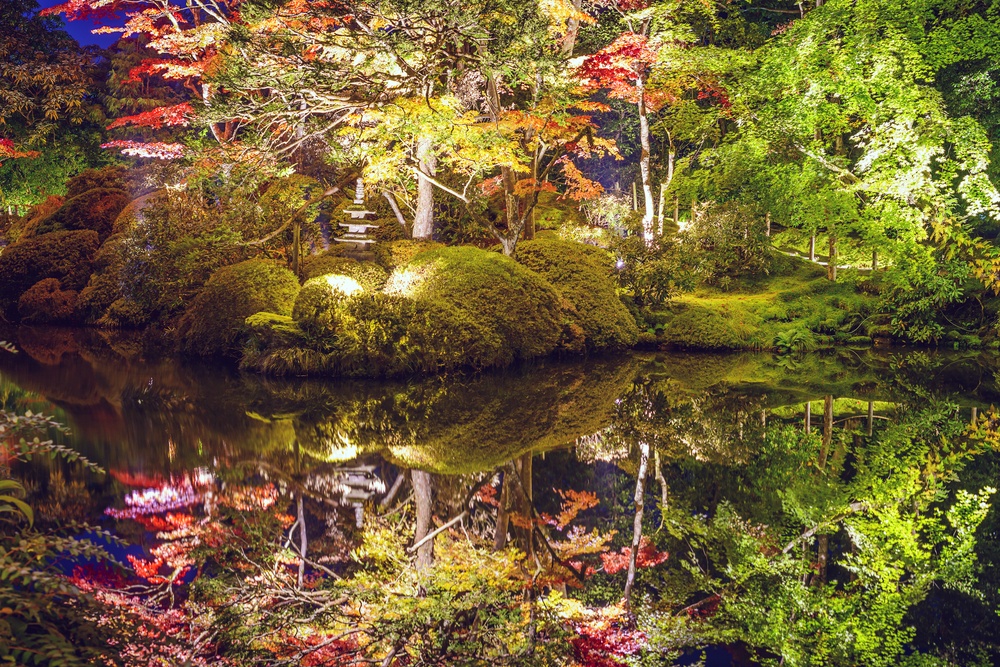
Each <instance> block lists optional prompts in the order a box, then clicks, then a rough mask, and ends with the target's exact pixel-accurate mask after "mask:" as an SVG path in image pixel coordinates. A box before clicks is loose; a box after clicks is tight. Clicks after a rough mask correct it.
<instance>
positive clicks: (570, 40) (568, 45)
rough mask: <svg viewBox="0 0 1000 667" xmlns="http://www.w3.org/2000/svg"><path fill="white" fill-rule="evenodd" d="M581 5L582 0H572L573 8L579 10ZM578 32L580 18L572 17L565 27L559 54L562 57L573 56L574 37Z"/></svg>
mask: <svg viewBox="0 0 1000 667" xmlns="http://www.w3.org/2000/svg"><path fill="white" fill-rule="evenodd" d="M582 7H583V0H573V9H575V10H576V11H578V12H579V11H580V10H581V8H582ZM579 34H580V19H577V18H572V19H570V20H569V24H568V26H567V29H566V37H565V38H564V39H563V43H562V49H561V55H562V56H563V57H564V58H572V57H573V49H574V48H576V38H577V36H578V35H579Z"/></svg>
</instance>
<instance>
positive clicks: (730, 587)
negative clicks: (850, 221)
mask: <svg viewBox="0 0 1000 667" xmlns="http://www.w3.org/2000/svg"><path fill="white" fill-rule="evenodd" d="M3 339H5V340H8V341H10V342H11V343H12V345H11V349H8V350H0V400H2V401H3V406H2V407H4V408H5V409H6V410H8V411H10V412H11V413H18V414H25V413H27V412H29V411H30V413H31V414H33V415H38V414H43V415H49V416H51V417H52V419H53V420H54V421H55V422H59V423H61V424H64V425H65V426H66V427H67V428H68V432H59V431H58V430H52V429H48V433H47V434H46V436H47V437H51V438H53V440H54V442H55V445H57V446H58V445H65V446H68V447H71V448H72V449H73V450H75V451H76V452H79V454H81V455H82V456H83V457H86V459H88V460H90V461H92V462H93V463H94V464H96V465H97V466H100V467H101V468H102V469H103V471H105V472H94V471H92V470H87V469H86V468H85V467H83V466H82V465H81V464H80V462H79V461H73V462H70V461H66V460H63V459H62V458H54V459H48V458H40V457H35V458H34V459H33V460H31V461H30V462H9V465H10V466H12V468H11V469H10V470H9V471H8V472H9V473H10V474H12V475H13V476H14V477H15V478H16V479H19V480H20V481H21V482H22V483H23V484H24V486H25V487H26V489H27V490H28V498H27V500H28V501H29V503H30V504H31V505H32V506H33V507H34V508H35V511H36V514H37V519H36V529H37V530H39V531H46V530H49V531H60V530H62V531H63V532H67V531H68V532H69V533H70V534H72V535H74V536H75V537H77V538H80V537H83V538H86V539H88V540H91V541H94V542H100V543H101V544H102V548H103V549H104V550H106V551H107V553H108V554H110V555H111V556H112V557H113V558H114V559H115V560H116V561H118V562H120V563H121V564H122V565H124V568H123V569H122V570H121V571H116V572H117V573H116V574H115V575H114V577H111V576H110V575H108V574H107V571H106V569H105V570H102V571H103V572H104V575H101V576H98V575H97V574H95V572H97V570H98V567H97V566H96V565H94V564H93V559H92V558H85V559H79V558H77V559H76V560H74V559H72V558H71V559H69V562H68V563H67V562H62V563H60V564H59V565H58V567H59V568H60V571H62V572H63V573H65V574H67V575H71V578H73V581H75V582H76V583H77V584H79V583H80V578H81V577H83V578H87V577H89V578H90V579H91V580H96V579H101V580H102V581H104V580H110V579H114V581H117V582H119V583H120V584H121V585H122V586H130V587H132V588H131V589H130V590H132V591H138V590H140V587H141V590H142V592H141V593H140V594H134V595H133V598H131V599H132V602H131V603H130V604H134V605H137V606H141V607H142V608H143V609H145V610H146V611H147V612H148V610H149V609H151V608H156V609H160V610H164V609H167V608H173V609H175V610H176V611H177V613H179V614H181V613H182V614H185V615H186V616H184V619H183V621H179V623H180V625H179V626H178V627H180V626H183V627H185V628H188V629H190V628H191V627H194V626H195V625H197V626H198V627H200V628H203V629H205V628H209V629H210V631H207V632H201V633H200V634H199V635H198V637H200V639H198V640H197V641H195V640H194V639H191V640H190V641H188V642H187V643H188V644H189V648H190V647H191V646H195V645H196V644H197V646H196V648H193V649H190V651H191V653H190V655H189V656H188V657H192V656H194V657H192V660H194V659H195V657H196V658H197V660H202V661H203V663H202V664H213V663H212V658H211V657H210V656H217V655H222V654H226V652H227V651H228V652H230V653H231V656H237V657H235V658H232V659H234V660H237V661H238V660H239V659H243V660H246V661H247V664H253V663H254V662H257V664H270V663H273V664H279V663H281V662H282V661H285V663H287V662H289V661H293V662H294V661H297V662H299V663H301V664H336V665H340V664H345V665H346V664H366V663H364V662H363V661H364V660H369V661H371V660H377V661H378V662H379V663H381V662H382V661H387V662H385V663H384V664H387V665H390V664H399V665H404V664H412V665H417V664H421V665H422V664H428V665H430V664H441V665H445V664H486V663H488V662H489V663H492V664H526V665H527V664H538V665H543V664H566V665H570V664H581V665H601V666H604V665H608V666H610V665H625V664H643V665H646V664H649V665H658V664H663V665H667V664H697V663H698V662H699V661H702V660H704V661H705V662H706V664H709V665H730V664H731V665H744V664H748V665H749V664H789V665H795V664H845V665H846V664H902V663H903V662H906V661H914V662H913V664H996V661H997V660H998V659H1000V640H998V639H996V638H997V637H1000V622H998V620H1000V618H998V616H997V601H998V597H1000V594H998V589H1000V571H998V566H1000V550H998V541H997V526H998V520H997V513H996V511H995V510H994V509H991V504H990V503H991V493H992V485H995V484H996V483H997V479H998V471H1000V458H998V456H997V451H996V448H995V444H996V442H997V441H1000V438H998V437H997V435H996V433H997V427H998V424H1000V418H998V417H996V416H995V415H994V414H993V412H992V410H991V409H990V406H991V405H993V404H995V403H996V402H997V398H998V395H1000V394H998V392H1000V387H998V384H997V378H998V375H997V374H998V369H1000V358H998V357H996V356H984V355H981V354H978V353H963V352H952V353H944V352H929V351H920V350H899V349H893V350H880V349H867V350H842V351H839V352H836V353H830V354H822V355H819V354H816V355H799V356H772V355H770V354H757V355H755V354H739V355H708V354H683V353H666V352H661V353H648V354H646V353H644V354H635V355H627V356H618V357H606V358H592V359H587V360H563V361H550V362H545V363H539V364H534V365H529V366H523V367H518V368H515V369H509V370H507V371H505V372H499V373H490V374H481V375H475V376H448V377H441V378H431V379H427V378H423V379H411V380H407V381H382V382H375V381H339V380H328V381H319V380H296V379H289V380H282V381H276V380H271V379H264V378H261V377H259V376H256V375H250V374H241V373H239V372H237V371H235V370H233V369H231V368H226V367H221V366H220V367H207V366H205V365H203V364H202V365H191V364H189V363H186V362H184V361H180V360H177V359H172V358H168V357H161V358H158V357H156V356H153V355H149V356H147V355H146V354H145V352H144V350H143V347H142V345H141V344H140V343H139V342H138V341H137V340H134V339H130V338H129V337H128V336H118V335H114V336H112V335H110V334H106V333H100V332H96V331H72V330H60V329H24V328H22V329H18V330H11V331H6V332H0V340H3ZM637 499H640V501H641V502H639V503H637V502H636V500H637ZM640 505H641V506H642V508H643V509H642V512H641V514H640V515H639V516H638V519H637V507H638V506H640ZM83 524H88V525H89V526H90V528H79V527H77V526H81V525H83ZM8 528H9V526H8ZM101 530H106V531H108V532H109V533H110V534H112V535H114V536H115V539H116V540H118V541H112V542H109V543H108V542H106V540H105V541H104V542H101V540H98V539H97V537H95V536H99V535H100V531H101ZM244 542H245V543H244ZM235 543H239V544H241V545H242V546H241V547H240V548H239V549H236V548H235V547H234V546H233V545H234V544H235ZM632 545H637V546H638V548H637V549H635V550H634V555H633V549H632ZM57 560H58V559H57ZM62 560H63V561H65V559H62ZM100 567H101V568H106V566H104V565H102V566H100ZM88 568H90V569H88ZM253 568H257V570H253ZM251 570H253V571H251ZM255 572H256V573H257V574H254V573H255ZM71 573H72V574H71ZM265 574H266V575H267V576H266V577H265ZM105 575H106V576H105ZM251 575H253V576H251ZM269 577H270V578H269ZM262 578H263V579H267V581H266V582H263V579H262ZM633 580H634V581H633ZM251 581H252V584H251V583H250V582H251ZM211 582H214V583H211ZM262 582H263V583H262ZM91 585H92V584H87V586H91ZM107 585H108V586H112V584H107ZM626 587H627V588H628V589H629V592H628V594H627V595H628V604H625V603H624V602H623V596H625V595H626V593H625V588H626ZM86 590H90V589H89V588H87V589H86ZM276 591H283V592H280V593H279V592H276ZM295 591H297V592H298V593H296V594H295V595H292V594H291V592H295ZM307 593H308V594H307ZM327 593H328V595H327ZM334 593H336V596H334ZM286 594H287V595H288V597H287V599H286V598H285V597H282V596H283V595H286ZM321 594H323V595H327V597H322V604H320V603H317V602H316V600H317V599H320V598H312V597H310V596H320V595H321ZM104 595H105V600H107V599H110V598H108V597H107V596H108V595H109V594H108V593H106V592H105V593H104ZM254 596H256V597H254ZM293 598H294V599H293ZM251 599H253V600H255V602H253V603H251V602H249V600H251ZM234 600H235V601H238V602H234ZM470 600H471V601H470ZM220 601H226V602H225V604H224V605H220ZM262 601H267V602H262ZM282 601H283V602H282ZM279 603H280V604H279ZM270 605H275V606H274V607H273V608H271V606H270ZM283 605H284V606H283ZM223 607H225V608H227V609H230V608H231V609H232V610H233V612H232V613H234V614H236V615H235V616H228V617H227V615H226V613H224V612H223V611H221V609H222V608H223ZM206 609H211V610H212V611H211V613H209V612H206V611H205V610H206ZM278 609H281V612H280V613H279V612H278V611H277V610H278ZM407 610H408V611H407ZM526 610H527V611H526ZM250 619H252V620H250ZM241 627H242V629H241ZM161 630H162V631H163V632H164V633H166V634H170V633H173V635H174V637H175V639H176V637H178V636H180V634H178V631H176V628H174V630H170V628H161ZM181 634H183V633H181ZM205 637H208V639H205ZM262 637H268V638H270V639H268V640H263V639H262ZM362 637H363V639H362ZM279 640H280V641H279ZM199 642H200V643H199ZM195 653H197V656H195ZM178 655H179V654H178ZM247 656H253V657H247ZM345 656H348V657H345ZM429 656H434V657H433V658H432V657H429ZM348 658H349V659H350V660H357V662H350V661H349V660H348ZM931 658H933V659H936V660H939V661H941V662H940V663H937V662H919V661H920V660H924V659H926V660H930V659H931ZM630 661H637V662H630Z"/></svg>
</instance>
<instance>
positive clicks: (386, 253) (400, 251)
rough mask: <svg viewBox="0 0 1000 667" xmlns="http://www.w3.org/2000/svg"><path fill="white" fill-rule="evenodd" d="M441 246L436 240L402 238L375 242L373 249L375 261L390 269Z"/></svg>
mask: <svg viewBox="0 0 1000 667" xmlns="http://www.w3.org/2000/svg"><path fill="white" fill-rule="evenodd" d="M443 247H444V246H443V245H441V244H440V243H438V242H437V241H420V240H416V239H402V240H399V241H388V242H386V243H376V244H375V245H374V247H373V250H374V253H375V262H376V263H377V264H379V265H380V266H383V267H385V269H386V270H388V271H392V270H393V269H395V268H396V267H399V266H402V265H403V264H406V263H407V262H409V261H410V260H411V259H413V258H414V257H416V256H417V255H419V254H420V253H422V252H427V251H428V250H434V249H435V248H443Z"/></svg>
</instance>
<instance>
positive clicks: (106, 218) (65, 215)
mask: <svg viewBox="0 0 1000 667" xmlns="http://www.w3.org/2000/svg"><path fill="white" fill-rule="evenodd" d="M128 204H129V196H128V194H127V193H126V192H124V191H123V190H110V189H106V188H96V189H93V190H87V191H86V192H84V193H83V194H80V195H77V196H76V197H73V198H72V199H68V200H67V201H66V203H65V204H63V205H62V206H61V207H60V208H59V210H57V211H56V212H55V213H53V214H52V215H50V216H49V217H47V218H45V219H44V220H42V221H41V222H40V223H38V230H37V232H36V233H38V234H47V233H49V232H63V231H72V230H78V229H91V230H93V231H95V232H97V234H98V235H99V236H100V238H101V240H102V241H103V240H104V239H105V238H107V237H108V236H110V235H111V227H112V225H113V224H114V221H115V218H117V217H118V215H119V214H120V213H121V212H122V210H123V209H124V208H125V207H126V206H128Z"/></svg>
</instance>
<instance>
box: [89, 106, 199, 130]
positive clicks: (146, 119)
mask: <svg viewBox="0 0 1000 667" xmlns="http://www.w3.org/2000/svg"><path fill="white" fill-rule="evenodd" d="M192 114H194V107H192V106H191V105H190V104H189V103H187V102H183V103H181V104H175V105H173V106H169V107H157V108H155V109H150V110H149V111H143V112H142V113H137V114H135V115H133V116H122V117H121V118H119V119H117V120H115V121H114V122H112V123H111V124H110V125H108V129H109V130H113V129H115V128H118V127H126V126H128V125H134V126H136V127H149V128H152V129H154V130H159V129H160V128H162V127H187V126H188V125H190V124H191V121H190V116H191V115H192Z"/></svg>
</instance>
